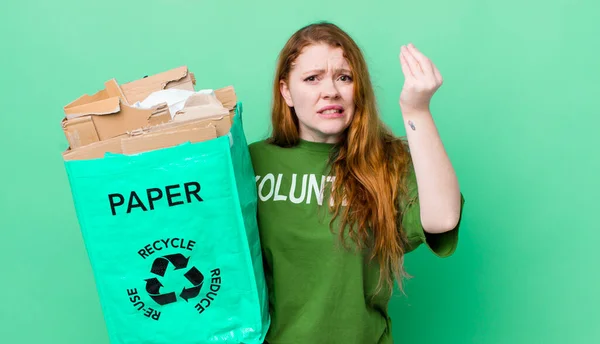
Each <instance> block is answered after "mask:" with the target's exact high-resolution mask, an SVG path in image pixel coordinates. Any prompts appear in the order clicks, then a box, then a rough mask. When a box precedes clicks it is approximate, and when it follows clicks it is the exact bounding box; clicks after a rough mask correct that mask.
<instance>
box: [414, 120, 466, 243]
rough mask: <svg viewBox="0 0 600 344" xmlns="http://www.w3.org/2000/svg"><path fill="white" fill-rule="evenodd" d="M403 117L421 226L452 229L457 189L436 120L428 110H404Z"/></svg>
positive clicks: (431, 229)
mask: <svg viewBox="0 0 600 344" xmlns="http://www.w3.org/2000/svg"><path fill="white" fill-rule="evenodd" d="M403 117H404V125H405V127H406V134H407V138H408V144H409V148H410V153H411V156H412V160H413V165H414V169H415V174H416V178H417V186H418V193H419V202H420V207H421V222H422V224H423V227H424V229H425V231H427V232H430V233H441V232H445V231H448V230H451V229H453V228H454V227H456V224H457V223H458V220H459V217H460V207H461V196H460V189H459V185H458V180H457V178H456V173H455V171H454V168H453V167H452V163H451V162H450V159H449V158H448V155H447V153H446V150H445V148H444V145H443V143H442V140H441V138H440V136H439V133H438V131H437V128H436V126H435V122H434V121H433V118H432V116H431V113H429V112H421V113H403Z"/></svg>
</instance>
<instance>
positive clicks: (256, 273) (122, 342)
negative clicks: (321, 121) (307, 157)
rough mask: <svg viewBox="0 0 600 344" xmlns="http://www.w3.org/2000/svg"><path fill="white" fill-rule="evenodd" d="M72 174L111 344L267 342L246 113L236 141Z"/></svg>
mask: <svg viewBox="0 0 600 344" xmlns="http://www.w3.org/2000/svg"><path fill="white" fill-rule="evenodd" d="M65 166H66V170H67V174H68V178H69V182H70V185H71V191H72V195H73V201H74V205H75V208H76V213H77V218H78V221H79V224H80V228H81V232H82V235H83V238H84V241H85V245H86V249H87V252H88V255H89V259H90V263H91V265H92V269H93V272H94V277H95V281H96V286H97V290H98V293H99V297H100V302H101V305H102V311H103V314H104V318H105V321H106V325H107V330H108V333H109V337H110V341H111V343H112V344H126V343H127V344H129V343H136V344H141V343H145V344H150V343H152V344H188V343H189V344H192V343H193V344H200V343H262V342H263V340H264V338H265V335H266V332H267V329H268V326H269V322H270V318H269V315H268V300H267V289H266V286H265V281H264V275H263V269H262V257H261V250H260V242H259V236H258V229H257V223H256V205H257V195H256V187H255V180H254V171H253V168H252V164H251V161H250V155H249V151H248V146H247V142H246V138H245V136H244V132H243V126H242V111H241V103H238V104H237V107H236V113H235V116H234V117H233V124H232V127H231V130H230V134H229V135H225V136H220V137H218V138H216V139H212V140H209V141H205V142H199V143H193V144H192V143H189V142H188V143H184V144H180V145H178V146H174V147H170V148H164V149H159V150H154V151H149V152H144V153H140V154H134V155H123V154H111V153H107V154H106V155H105V157H104V158H102V159H92V160H72V161H65Z"/></svg>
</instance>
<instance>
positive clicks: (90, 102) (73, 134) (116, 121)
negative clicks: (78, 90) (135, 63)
mask: <svg viewBox="0 0 600 344" xmlns="http://www.w3.org/2000/svg"><path fill="white" fill-rule="evenodd" d="M194 84H195V79H194V77H193V74H192V73H189V72H188V70H187V67H185V66H184V67H179V68H176V69H173V70H170V71H167V72H163V73H160V74H156V75H153V76H150V77H147V78H144V79H141V80H136V81H133V82H129V83H126V84H123V85H122V86H121V87H120V86H119V85H118V84H117V82H116V80H115V79H111V80H109V81H107V82H106V83H105V89H104V90H101V91H99V92H97V93H95V94H94V95H91V96H90V95H87V94H86V95H83V96H81V97H79V98H78V99H77V100H75V101H73V102H72V103H70V104H68V105H67V106H65V107H64V112H65V118H64V119H63V129H64V131H65V136H66V137H67V141H68V142H69V146H70V148H71V149H76V148H79V147H82V146H84V145H86V144H90V143H93V142H96V141H98V140H107V139H110V138H112V137H117V136H119V135H122V134H124V133H126V132H128V131H131V130H135V129H138V128H142V127H147V126H152V125H156V124H160V123H165V122H168V121H169V120H170V119H171V115H170V113H169V109H168V107H167V105H166V104H159V105H157V106H155V107H153V108H152V109H139V108H134V107H132V106H130V105H132V104H134V103H135V102H137V101H138V100H143V99H144V98H145V97H147V96H148V95H149V94H150V93H152V92H155V91H159V90H162V89H165V88H179V89H184V90H191V91H193V90H194ZM84 117H88V118H90V119H91V121H90V120H84V119H78V120H75V119H77V118H84Z"/></svg>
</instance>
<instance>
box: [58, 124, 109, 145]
mask: <svg viewBox="0 0 600 344" xmlns="http://www.w3.org/2000/svg"><path fill="white" fill-rule="evenodd" d="M62 126H63V131H64V133H65V136H66V137H67V141H68V142H69V146H70V147H71V149H76V148H79V147H82V146H86V145H89V144H91V143H94V142H98V141H100V138H99V137H98V133H97V132H96V127H95V126H94V122H93V121H92V118H91V117H89V116H88V117H80V118H74V119H72V120H70V121H66V120H63V122H62Z"/></svg>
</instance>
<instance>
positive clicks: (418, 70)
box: [400, 45, 423, 77]
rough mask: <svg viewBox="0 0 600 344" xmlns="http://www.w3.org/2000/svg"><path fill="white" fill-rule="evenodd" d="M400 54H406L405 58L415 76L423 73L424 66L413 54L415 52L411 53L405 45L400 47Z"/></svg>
mask: <svg viewBox="0 0 600 344" xmlns="http://www.w3.org/2000/svg"><path fill="white" fill-rule="evenodd" d="M400 54H401V55H402V56H404V59H405V60H406V62H407V64H408V66H409V67H410V70H411V71H412V75H413V76H415V77H417V76H420V75H423V69H422V67H421V66H420V65H419V62H418V61H417V59H416V58H415V57H414V56H413V54H411V52H410V51H409V50H408V48H407V47H406V46H404V45H403V46H402V48H400Z"/></svg>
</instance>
